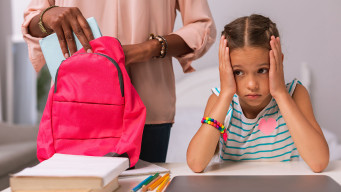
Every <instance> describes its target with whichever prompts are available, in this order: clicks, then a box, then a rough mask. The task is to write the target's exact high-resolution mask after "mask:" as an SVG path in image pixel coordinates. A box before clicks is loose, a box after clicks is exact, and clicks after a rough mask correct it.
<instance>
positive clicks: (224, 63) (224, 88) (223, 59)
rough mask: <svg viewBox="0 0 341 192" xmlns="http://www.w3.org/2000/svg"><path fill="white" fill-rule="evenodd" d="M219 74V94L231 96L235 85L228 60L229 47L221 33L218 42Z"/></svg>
mask: <svg viewBox="0 0 341 192" xmlns="http://www.w3.org/2000/svg"><path fill="white" fill-rule="evenodd" d="M219 74H220V89H221V91H220V95H227V96H233V95H234V94H235V93H236V90H237V86H236V81H235V79H234V75H233V70H232V66H231V61H230V49H229V47H227V40H226V39H225V36H224V35H222V36H221V38H220V43H219Z"/></svg>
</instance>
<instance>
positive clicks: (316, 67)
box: [0, 0, 341, 190]
mask: <svg viewBox="0 0 341 192" xmlns="http://www.w3.org/2000/svg"><path fill="white" fill-rule="evenodd" d="M28 3H29V0H26V1H23V0H2V1H0V14H1V17H0V26H1V30H0V122H1V123H0V190H1V187H2V186H5V185H6V179H7V178H6V177H7V174H8V173H9V172H13V170H18V169H20V168H22V167H25V166H28V165H30V164H32V163H35V162H36V161H35V142H34V141H35V139H36V133H37V127H38V125H39V122H40V118H41V114H42V112H43V109H44V106H45V102H46V98H47V92H48V89H49V84H50V75H49V72H48V69H47V68H46V66H45V67H44V68H43V70H42V71H40V72H39V73H36V72H35V71H34V69H33V67H32V65H31V63H30V61H29V59H28V53H27V45H26V44H25V42H24V41H23V38H22V34H21V24H22V22H23V12H24V10H25V9H26V7H27V5H28ZM208 3H209V5H210V8H211V12H212V15H213V18H214V20H215V24H216V27H217V41H216V42H215V44H214V45H213V46H212V48H211V49H210V50H209V51H208V53H207V54H206V55H204V56H203V57H202V58H200V59H198V60H196V61H194V62H193V63H192V65H193V67H194V68H195V69H196V70H197V71H196V72H194V73H190V74H184V73H183V72H182V69H181V67H180V65H179V63H178V62H177V61H176V60H174V73H175V76H176V89H177V93H176V94H177V111H176V117H175V124H174V126H173V128H172V132H171V138H170V145H169V151H168V156H167V161H168V162H184V161H185V158H186V150H187V146H188V143H189V141H190V139H191V138H192V136H193V135H194V134H195V132H196V130H197V129H198V128H199V127H200V120H201V118H202V115H203V111H204V107H205V105H206V101H207V99H208V97H209V95H210V94H211V91H210V88H212V87H215V86H219V73H218V58H217V52H218V42H219V38H220V32H221V31H222V29H223V27H224V25H226V24H227V23H229V22H231V21H232V20H234V19H236V18H238V17H241V16H247V15H250V14H253V13H256V14H262V15H265V16H268V17H270V19H272V21H274V22H275V23H277V26H278V29H279V32H280V35H281V42H282V46H283V48H282V49H283V53H284V70H285V79H286V81H291V80H292V79H293V78H298V79H299V80H301V81H302V82H303V84H304V85H305V86H306V87H307V89H308V90H309V92H310V96H311V101H312V104H313V108H314V112H315V116H316V119H317V121H318V122H319V124H320V126H321V127H322V129H323V131H324V133H325V135H326V137H327V140H328V143H329V146H330V150H331V159H332V160H334V159H339V158H341V147H340V144H339V143H340V141H341V129H340V125H339V123H338V120H337V119H338V118H339V117H340V115H341V99H340V96H341V86H340V83H341V75H340V71H341V48H340V45H341V38H340V34H341V33H340V32H341V20H340V18H341V1H340V0H324V1H318V0H313V1H312V0H300V1H284V0H278V1H273V0H243V1H236V0H235V1H232V0H208ZM181 25H182V21H181V15H180V14H178V17H177V21H176V25H175V29H178V28H180V27H181ZM19 165H20V166H19Z"/></svg>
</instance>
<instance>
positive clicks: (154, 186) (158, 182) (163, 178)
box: [148, 173, 169, 191]
mask: <svg viewBox="0 0 341 192" xmlns="http://www.w3.org/2000/svg"><path fill="white" fill-rule="evenodd" d="M167 176H169V173H167V174H165V175H164V176H162V177H161V178H160V179H158V180H157V181H155V183H154V184H153V185H151V186H150V187H148V190H149V191H153V190H154V189H155V188H156V187H157V186H159V185H160V183H162V181H163V180H165V178H166V177H167Z"/></svg>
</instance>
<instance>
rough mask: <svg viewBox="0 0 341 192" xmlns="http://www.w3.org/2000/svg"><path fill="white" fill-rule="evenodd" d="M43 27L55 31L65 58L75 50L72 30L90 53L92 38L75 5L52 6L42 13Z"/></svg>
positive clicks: (84, 20) (86, 23)
mask: <svg viewBox="0 0 341 192" xmlns="http://www.w3.org/2000/svg"><path fill="white" fill-rule="evenodd" d="M43 23H44V26H45V28H47V29H48V30H50V31H51V30H52V31H54V32H56V34H57V37H58V40H59V44H60V47H61V49H62V52H63V55H64V57H65V58H68V57H69V56H70V55H69V51H68V48H69V50H70V53H71V55H72V54H74V53H75V52H76V51H77V47H76V42H75V39H74V37H73V34H72V32H74V33H75V34H76V36H77V38H78V39H79V41H80V43H81V44H82V45H83V47H84V49H85V50H86V51H87V52H88V53H91V52H92V50H91V46H90V44H89V41H91V40H93V39H94V36H93V34H92V31H91V29H90V27H89V24H88V22H87V21H86V19H85V18H84V16H83V15H82V13H81V11H80V10H79V9H78V8H77V7H54V8H52V9H50V10H48V11H46V12H45V14H44V15H43Z"/></svg>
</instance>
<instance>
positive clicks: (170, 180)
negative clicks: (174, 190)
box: [163, 178, 171, 191]
mask: <svg viewBox="0 0 341 192" xmlns="http://www.w3.org/2000/svg"><path fill="white" fill-rule="evenodd" d="M170 182H171V179H170V178H169V181H168V182H167V184H166V187H165V188H163V191H165V190H166V189H167V187H168V185H169V184H170Z"/></svg>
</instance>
